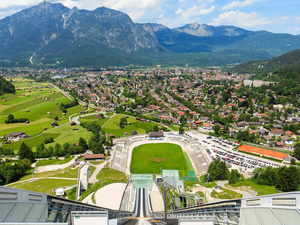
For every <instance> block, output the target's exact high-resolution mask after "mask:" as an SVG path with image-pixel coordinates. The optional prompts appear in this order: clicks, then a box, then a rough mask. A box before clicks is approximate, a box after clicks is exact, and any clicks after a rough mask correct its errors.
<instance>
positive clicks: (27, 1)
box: [0, 0, 41, 9]
mask: <svg viewBox="0 0 300 225" xmlns="http://www.w3.org/2000/svg"><path fill="white" fill-rule="evenodd" d="M40 2H41V0H14V1H3V0H2V1H0V9H7V8H12V7H20V6H32V5H36V4H38V3H40Z"/></svg>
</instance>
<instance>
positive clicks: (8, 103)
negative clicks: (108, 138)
mask: <svg viewBox="0 0 300 225" xmlns="http://www.w3.org/2000/svg"><path fill="white" fill-rule="evenodd" d="M13 81H14V82H13V84H14V85H15V87H16V90H17V91H16V92H17V93H16V94H5V95H3V96H2V101H0V126H1V129H0V136H5V135H6V134H9V133H12V132H18V131H22V132H25V133H26V134H27V135H28V136H29V138H27V139H23V140H21V141H17V142H11V144H6V145H3V148H7V149H12V150H18V149H19V147H20V145H21V143H22V142H23V141H24V142H25V143H26V144H27V145H28V146H30V147H31V148H33V150H35V146H37V145H39V144H41V143H43V142H44V140H45V139H46V138H50V137H52V138H53V139H54V141H55V142H53V143H51V144H47V145H46V146H47V147H48V146H50V145H52V146H54V145H55V143H59V144H61V145H62V144H64V143H66V142H68V143H70V144H74V143H75V142H78V140H79V137H83V138H86V139H87V140H88V139H89V138H90V136H91V135H92V134H90V133H89V132H87V131H86V130H85V129H83V128H82V127H79V126H78V128H79V129H78V130H72V127H71V126H70V125H69V117H70V116H71V115H73V114H76V113H79V112H80V111H82V110H83V107H82V106H81V105H77V106H74V107H71V108H68V109H67V113H66V115H63V113H62V111H61V110H60V108H59V107H60V104H61V103H69V102H71V100H70V99H68V98H67V97H65V96H64V95H62V93H60V92H59V91H57V90H56V89H54V88H51V89H50V88H49V84H46V83H34V82H32V81H30V80H21V79H14V80H13ZM53 100H54V101H53ZM26 111H27V112H26ZM9 114H12V115H13V116H14V117H15V118H27V119H28V120H29V121H30V123H14V124H6V123H5V120H6V119H7V116H8V115H9ZM55 117H58V118H59V119H60V120H59V121H58V124H59V125H60V126H59V127H57V128H52V126H51V123H52V122H53V121H55V120H54V118H55ZM45 128H47V130H46V131H45V130H44V129H45ZM39 134H40V135H39ZM74 134H75V135H74ZM30 136H33V137H32V138H30Z"/></svg>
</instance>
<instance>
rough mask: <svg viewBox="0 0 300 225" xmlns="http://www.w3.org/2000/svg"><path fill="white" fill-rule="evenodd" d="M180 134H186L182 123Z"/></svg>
mask: <svg viewBox="0 0 300 225" xmlns="http://www.w3.org/2000/svg"><path fill="white" fill-rule="evenodd" d="M179 134H184V128H183V126H182V125H181V126H180V127H179Z"/></svg>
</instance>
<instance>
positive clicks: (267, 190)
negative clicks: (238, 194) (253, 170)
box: [225, 181, 277, 195]
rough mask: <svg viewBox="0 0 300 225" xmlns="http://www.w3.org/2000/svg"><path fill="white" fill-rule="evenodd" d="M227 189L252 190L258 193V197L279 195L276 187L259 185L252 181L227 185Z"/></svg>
mask: <svg viewBox="0 0 300 225" xmlns="http://www.w3.org/2000/svg"><path fill="white" fill-rule="evenodd" d="M225 186H226V187H228V188H232V189H235V188H236V189H240V190H247V189H251V190H254V191H256V192H257V195H270V194H275V193H277V190H276V188H275V187H274V186H268V185H259V184H256V183H254V182H251V181H238V182H236V183H235V184H231V185H228V184H225Z"/></svg>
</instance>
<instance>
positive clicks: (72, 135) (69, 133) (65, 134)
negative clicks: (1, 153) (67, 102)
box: [3, 123, 92, 151]
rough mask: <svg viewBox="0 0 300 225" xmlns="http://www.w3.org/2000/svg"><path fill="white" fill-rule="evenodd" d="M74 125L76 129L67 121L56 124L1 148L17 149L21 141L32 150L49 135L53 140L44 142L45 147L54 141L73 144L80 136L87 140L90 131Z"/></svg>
mask: <svg viewBox="0 0 300 225" xmlns="http://www.w3.org/2000/svg"><path fill="white" fill-rule="evenodd" d="M76 127H78V130H73V127H71V126H70V124H69V123H67V124H64V125H62V126H58V127H57V128H54V129H51V130H48V131H46V132H44V133H42V134H41V135H38V136H36V137H32V138H27V139H24V140H20V141H15V142H11V143H10V144H5V145H3V148H7V149H12V150H19V149H20V145H21V144H22V142H25V144H26V145H28V146H29V147H31V148H32V150H33V151H35V149H36V146H37V145H39V144H42V143H44V140H45V139H46V138H50V137H52V138H53V139H54V142H52V143H49V144H45V147H47V148H48V147H49V146H53V147H54V145H55V144H56V143H59V144H60V145H63V144H64V143H70V144H74V143H76V142H78V141H79V138H80V137H82V138H84V139H86V140H87V141H88V140H89V138H90V137H91V136H92V133H91V132H88V131H87V130H86V129H84V128H83V127H81V126H76Z"/></svg>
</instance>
